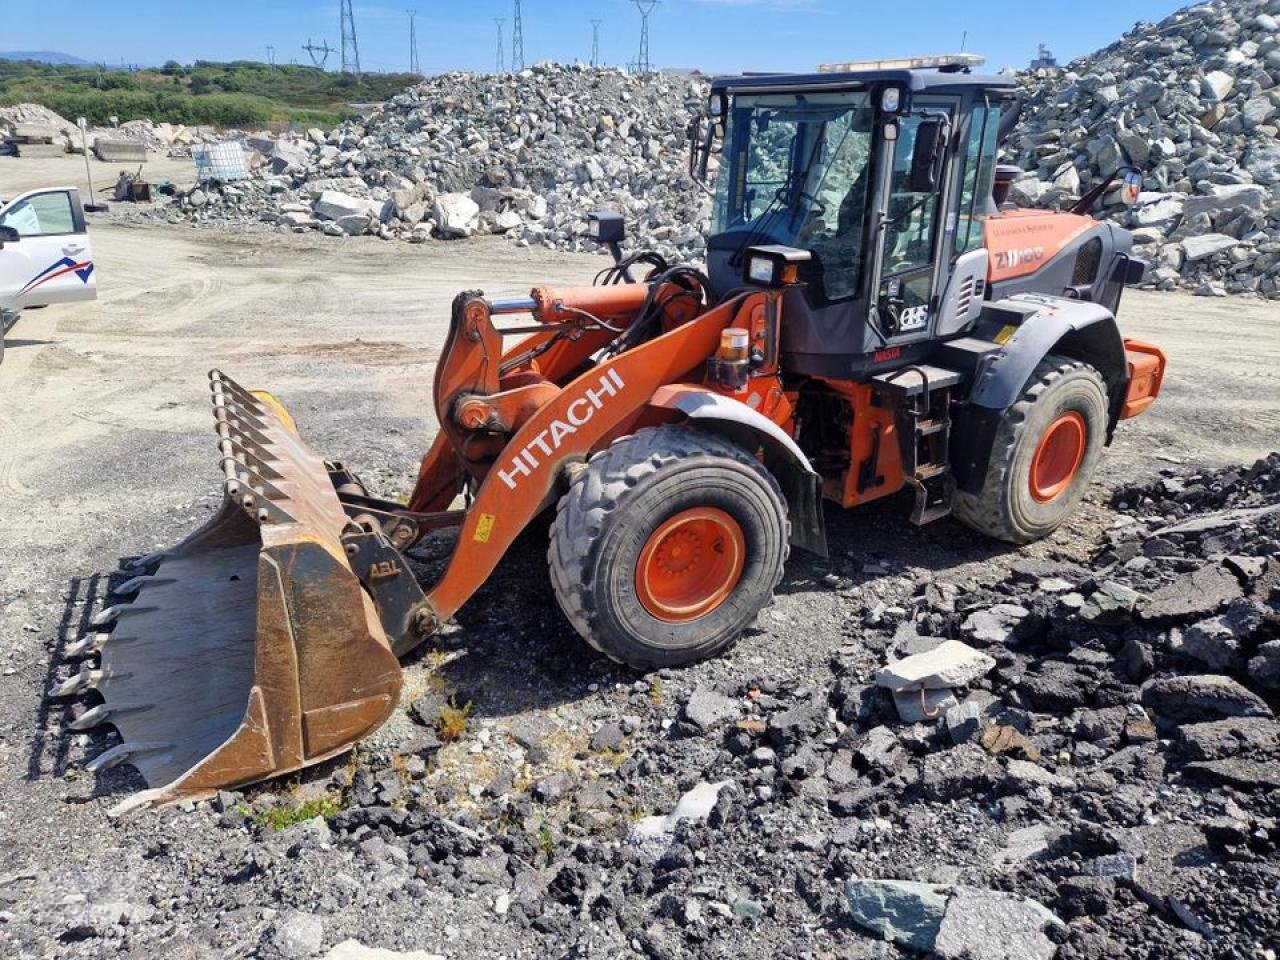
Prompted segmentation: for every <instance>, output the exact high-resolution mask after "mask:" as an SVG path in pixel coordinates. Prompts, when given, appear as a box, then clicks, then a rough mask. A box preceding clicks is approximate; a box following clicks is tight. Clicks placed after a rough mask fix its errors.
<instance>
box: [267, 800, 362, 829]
mask: <svg viewBox="0 0 1280 960" xmlns="http://www.w3.org/2000/svg"><path fill="white" fill-rule="evenodd" d="M341 809H342V805H341V804H340V803H339V802H338V801H337V800H336V799H334V798H333V797H331V796H328V795H327V794H326V795H325V796H321V797H315V798H314V799H311V800H307V801H304V802H303V803H301V804H299V805H298V806H296V807H268V808H267V809H266V810H259V811H258V812H257V813H256V814H254V817H253V822H254V823H256V824H257V825H258V826H260V827H270V828H271V829H272V830H287V829H288V828H289V827H292V826H294V825H295V824H299V823H305V822H306V821H307V820H314V819H315V818H316V817H324V818H325V819H326V820H327V819H329V818H330V817H332V816H333V815H334V814H336V813H337V812H338V811H340V810H341Z"/></svg>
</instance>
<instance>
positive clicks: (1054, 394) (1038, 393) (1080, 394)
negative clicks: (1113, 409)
mask: <svg viewBox="0 0 1280 960" xmlns="http://www.w3.org/2000/svg"><path fill="white" fill-rule="evenodd" d="M1106 433H1107V388H1106V384H1105V383H1103V380H1102V376H1101V375H1100V374H1099V373H1098V371H1097V370H1095V369H1094V368H1093V367H1091V366H1089V365H1088V364H1087V363H1082V362H1080V361H1078V360H1071V359H1069V358H1067V357H1060V356H1054V355H1050V356H1048V357H1046V358H1045V359H1044V360H1042V361H1041V362H1040V364H1039V366H1037V367H1036V369H1035V370H1034V372H1032V374H1031V377H1030V379H1029V380H1028V381H1027V385H1026V387H1025V388H1024V390H1023V394H1022V397H1021V398H1020V399H1019V400H1018V401H1017V402H1016V403H1015V404H1013V406H1011V407H1009V409H1007V410H1006V411H1005V412H1004V415H1003V417H1002V418H1001V420H1000V424H999V426H998V427H997V429H996V435H995V442H994V444H993V445H992V450H991V459H990V462H989V463H988V465H987V475H986V478H985V480H984V482H983V485H982V491H981V492H980V493H977V494H970V493H965V492H964V491H958V492H957V493H956V495H955V500H954V501H953V504H952V511H953V513H954V514H955V515H956V517H957V518H958V519H959V520H960V521H961V522H963V523H964V524H966V525H967V526H969V527H972V528H973V529H974V530H977V531H978V532H979V533H985V534H987V535H988V536H991V537H995V538H996V539H998V540H1006V541H1008V542H1010V543H1030V542H1031V541H1032V540H1039V539H1040V538H1041V537H1045V536H1048V535H1049V534H1050V533H1052V532H1053V531H1054V530H1056V529H1057V528H1058V527H1059V526H1060V525H1061V524H1062V522H1063V521H1064V520H1066V519H1067V517H1068V516H1070V515H1071V513H1072V512H1073V511H1074V510H1075V509H1076V507H1077V506H1079V504H1080V500H1081V498H1082V497H1083V496H1084V492H1085V490H1086V489H1087V488H1088V486H1089V481H1090V480H1091V479H1092V477H1093V473H1094V470H1095V469H1096V468H1097V465H1098V460H1099V459H1100V458H1101V456H1102V449H1103V447H1104V446H1105V441H1106Z"/></svg>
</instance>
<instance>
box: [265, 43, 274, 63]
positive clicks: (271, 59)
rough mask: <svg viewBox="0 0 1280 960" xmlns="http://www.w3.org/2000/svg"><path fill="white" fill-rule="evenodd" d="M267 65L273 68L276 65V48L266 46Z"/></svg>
mask: <svg viewBox="0 0 1280 960" xmlns="http://www.w3.org/2000/svg"><path fill="white" fill-rule="evenodd" d="M267 65H268V66H272V67H274V66H275V65H276V48H275V47H273V46H271V44H269V43H268V44H267Z"/></svg>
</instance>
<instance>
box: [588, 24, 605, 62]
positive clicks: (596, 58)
mask: <svg viewBox="0 0 1280 960" xmlns="http://www.w3.org/2000/svg"><path fill="white" fill-rule="evenodd" d="M602 23H604V21H603V20H592V21H591V65H592V66H593V67H598V66H600V24H602Z"/></svg>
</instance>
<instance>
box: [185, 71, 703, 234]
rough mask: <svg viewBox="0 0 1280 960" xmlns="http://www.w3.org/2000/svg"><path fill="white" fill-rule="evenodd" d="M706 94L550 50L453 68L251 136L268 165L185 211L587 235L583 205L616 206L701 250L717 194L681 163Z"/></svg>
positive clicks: (399, 229)
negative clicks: (477, 69)
mask: <svg viewBox="0 0 1280 960" xmlns="http://www.w3.org/2000/svg"><path fill="white" fill-rule="evenodd" d="M704 96H705V88H704V85H703V84H702V83H701V82H700V81H697V80H691V79H688V78H676V77H669V76H664V75H660V74H659V75H654V76H646V77H638V76H634V75H631V74H627V73H625V72H623V71H621V70H616V69H599V70H597V69H589V68H585V67H581V66H560V65H556V64H551V63H540V64H538V65H536V66H535V67H533V68H532V69H529V70H525V71H523V72H521V73H518V74H506V75H501V76H497V77H494V76H483V75H476V74H465V73H449V74H443V75H440V76H436V77H432V78H430V79H428V80H426V81H424V82H423V83H421V84H420V85H418V86H416V87H411V88H409V89H408V90H406V91H405V92H403V93H402V94H400V95H398V96H396V97H393V98H391V99H390V100H389V101H387V102H386V103H384V104H380V105H378V106H377V107H375V108H374V109H373V110H372V112H371V113H370V114H369V115H368V116H366V117H362V118H360V119H357V120H351V121H348V122H346V123H344V124H342V125H341V126H339V127H337V128H335V129H334V130H332V131H330V132H329V133H328V134H325V133H324V132H322V131H320V130H312V131H309V132H308V134H307V135H306V137H303V138H296V139H288V138H284V139H279V140H277V141H274V142H264V143H261V144H259V143H254V142H252V141H251V142H250V146H252V147H253V148H254V149H256V150H258V151H259V152H261V153H262V154H264V156H265V157H266V158H267V161H268V163H267V164H266V165H265V166H264V167H263V171H262V172H263V176H261V177H258V178H255V179H253V180H250V181H244V182H241V183H237V184H233V185H228V186H226V187H219V186H216V185H209V186H206V187H202V188H200V189H199V190H197V191H193V192H192V193H191V194H189V195H187V196H185V197H183V198H181V199H180V203H179V210H180V211H181V213H182V214H183V215H185V216H188V217H192V218H196V219H222V218H230V219H237V220H241V221H243V220H244V219H246V218H248V217H260V218H261V219H264V220H266V221H268V222H270V223H274V224H278V225H279V226H280V228H281V229H288V230H297V231H303V230H322V231H324V232H325V233H329V234H333V235H351V234H362V233H373V234H377V235H378V236H381V237H384V238H388V239H404V240H409V241H417V242H421V241H425V240H428V239H430V238H433V237H435V238H446V239H447V238H458V237H466V236H470V235H472V234H474V233H501V234H507V235H509V236H511V237H513V238H514V239H515V240H516V241H517V242H519V243H522V244H526V245H527V244H543V245H547V246H552V247H559V248H579V247H581V245H582V244H583V241H582V240H581V239H580V237H581V234H582V232H583V227H584V216H585V214H586V213H588V212H589V211H591V210H594V209H599V208H611V209H616V210H619V211H620V212H622V213H624V214H625V215H626V217H627V221H628V226H629V228H630V229H631V230H632V237H633V242H634V243H635V244H637V245H642V246H644V247H647V248H650V249H656V250H658V251H659V252H661V253H663V254H664V255H665V256H667V257H668V258H669V259H687V258H693V257H697V256H699V255H700V254H701V250H702V245H703V232H704V229H703V228H704V225H705V221H706V219H707V217H708V215H709V209H708V203H707V199H706V197H705V195H704V194H703V193H702V192H701V191H699V190H698V189H697V188H695V187H694V186H693V184H692V183H690V182H689V180H688V177H687V176H686V175H685V169H686V149H685V143H686V141H685V133H686V129H687V126H688V122H689V118H690V116H691V111H693V110H695V109H698V108H699V107H700V105H701V103H702V101H703V98H704Z"/></svg>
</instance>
